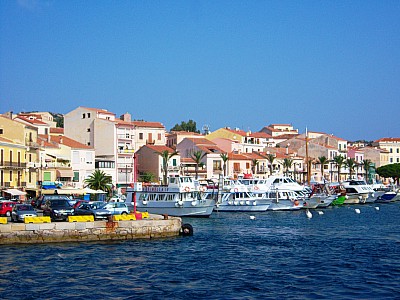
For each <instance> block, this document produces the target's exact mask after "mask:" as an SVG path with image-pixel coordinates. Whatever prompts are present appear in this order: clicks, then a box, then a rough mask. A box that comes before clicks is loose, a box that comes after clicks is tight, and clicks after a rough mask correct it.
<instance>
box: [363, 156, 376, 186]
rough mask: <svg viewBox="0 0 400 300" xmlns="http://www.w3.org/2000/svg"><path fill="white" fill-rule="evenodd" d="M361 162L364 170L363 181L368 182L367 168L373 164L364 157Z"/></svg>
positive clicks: (372, 166)
mask: <svg viewBox="0 0 400 300" xmlns="http://www.w3.org/2000/svg"><path fill="white" fill-rule="evenodd" d="M362 164H363V167H364V172H365V182H366V183H368V182H369V180H368V179H369V178H368V174H369V170H370V169H371V168H374V165H373V163H372V161H371V160H370V159H364V160H363V162H362Z"/></svg>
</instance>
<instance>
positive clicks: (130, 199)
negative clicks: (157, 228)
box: [126, 176, 215, 217]
mask: <svg viewBox="0 0 400 300" xmlns="http://www.w3.org/2000/svg"><path fill="white" fill-rule="evenodd" d="M136 186H137V187H136V188H128V189H127V199H126V203H128V204H129V206H130V207H132V206H133V205H134V197H135V195H136V208H137V210H139V211H142V212H145V211H147V212H149V213H151V214H161V215H162V214H167V215H170V216H176V217H209V216H210V215H211V213H212V212H213V209H214V206H215V200H214V199H211V198H210V199H207V198H205V197H204V195H203V192H204V191H205V189H204V190H202V188H201V186H200V184H199V183H198V181H197V180H195V179H194V178H193V177H191V176H177V177H169V178H168V185H167V186H165V185H148V186H142V187H141V186H140V185H139V184H136Z"/></svg>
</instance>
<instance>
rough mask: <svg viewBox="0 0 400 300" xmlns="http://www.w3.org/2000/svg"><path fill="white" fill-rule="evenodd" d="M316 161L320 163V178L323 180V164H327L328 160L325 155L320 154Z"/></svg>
mask: <svg viewBox="0 0 400 300" xmlns="http://www.w3.org/2000/svg"><path fill="white" fill-rule="evenodd" d="M317 162H318V163H319V164H320V165H321V178H322V180H324V179H325V176H324V171H325V170H324V168H325V165H327V164H328V162H329V161H328V159H327V158H326V157H325V156H320V157H318V161H317ZM324 182H325V181H324Z"/></svg>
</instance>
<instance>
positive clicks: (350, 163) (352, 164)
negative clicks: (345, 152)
mask: <svg viewBox="0 0 400 300" xmlns="http://www.w3.org/2000/svg"><path fill="white" fill-rule="evenodd" d="M344 166H345V167H346V168H348V169H349V176H350V179H351V178H352V175H353V172H354V170H355V168H356V166H357V163H356V160H355V159H354V158H348V159H346V160H345V161H344Z"/></svg>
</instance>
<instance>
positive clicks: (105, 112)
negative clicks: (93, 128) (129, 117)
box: [80, 106, 115, 116]
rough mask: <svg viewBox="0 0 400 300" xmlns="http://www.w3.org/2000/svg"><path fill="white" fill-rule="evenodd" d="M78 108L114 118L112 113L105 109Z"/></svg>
mask: <svg viewBox="0 0 400 300" xmlns="http://www.w3.org/2000/svg"><path fill="white" fill-rule="evenodd" d="M80 107H82V108H84V109H88V110H92V111H95V112H98V113H102V114H109V115H113V116H115V114H114V113H112V112H109V111H108V110H106V109H102V108H92V107H85V106H80Z"/></svg>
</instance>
